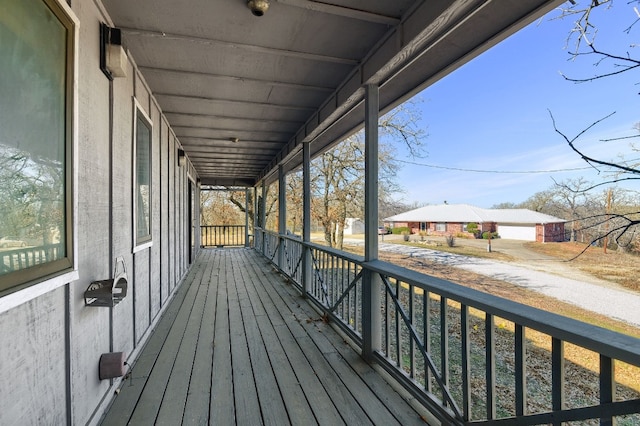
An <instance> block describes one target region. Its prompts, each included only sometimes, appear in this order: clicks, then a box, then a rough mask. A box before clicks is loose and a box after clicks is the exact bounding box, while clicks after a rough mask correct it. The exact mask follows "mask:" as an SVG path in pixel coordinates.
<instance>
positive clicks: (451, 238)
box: [444, 235, 456, 247]
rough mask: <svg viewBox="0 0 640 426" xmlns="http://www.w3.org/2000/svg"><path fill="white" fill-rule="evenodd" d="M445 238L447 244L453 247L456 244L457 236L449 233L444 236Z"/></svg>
mask: <svg viewBox="0 0 640 426" xmlns="http://www.w3.org/2000/svg"><path fill="white" fill-rule="evenodd" d="M444 240H445V241H446V242H447V246H449V247H453V246H455V245H456V238H455V237H454V236H453V235H447V236H446V237H444Z"/></svg>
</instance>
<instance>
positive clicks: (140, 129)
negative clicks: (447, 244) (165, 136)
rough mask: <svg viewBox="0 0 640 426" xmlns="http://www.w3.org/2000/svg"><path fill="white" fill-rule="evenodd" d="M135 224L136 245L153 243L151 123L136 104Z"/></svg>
mask: <svg viewBox="0 0 640 426" xmlns="http://www.w3.org/2000/svg"><path fill="white" fill-rule="evenodd" d="M135 111H136V120H135V132H134V134H135V138H134V146H135V150H134V151H135V171H134V181H135V184H134V202H133V205H134V224H135V245H136V246H139V245H140V244H143V243H146V242H150V241H151V122H150V120H149V118H148V117H147V116H146V115H145V114H144V113H143V112H142V110H141V109H140V108H139V107H138V106H137V104H136V108H135Z"/></svg>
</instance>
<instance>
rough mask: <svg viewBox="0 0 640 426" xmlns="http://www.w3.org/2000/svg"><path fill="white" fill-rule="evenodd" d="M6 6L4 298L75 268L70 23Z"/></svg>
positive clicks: (1, 17) (24, 1)
mask: <svg viewBox="0 0 640 426" xmlns="http://www.w3.org/2000/svg"><path fill="white" fill-rule="evenodd" d="M2 3H3V4H2V6H1V7H0V58H2V59H1V60H0V76H1V77H0V291H2V290H5V289H7V288H9V287H13V286H16V285H20V284H23V283H25V282H27V281H30V280H33V279H35V278H38V277H40V276H44V275H48V274H51V273H52V272H56V271H61V270H63V269H65V268H68V267H70V266H71V260H70V259H69V258H68V256H69V254H70V253H71V252H72V250H71V247H70V244H71V238H70V237H69V236H70V224H71V223H72V222H71V217H70V212H69V207H68V206H69V205H70V201H71V200H70V173H69V170H68V167H69V165H70V162H69V158H70V155H69V151H70V147H71V137H70V135H71V129H70V127H71V126H70V123H71V117H72V109H71V96H70V95H69V90H70V88H71V87H72V84H71V82H70V79H71V78H72V76H71V75H70V72H69V71H68V70H69V69H71V66H70V65H71V62H70V61H71V53H72V52H71V49H72V45H71V44H70V43H71V40H72V36H71V32H72V31H71V30H72V23H71V21H70V20H69V19H68V17H66V16H64V15H63V13H62V11H61V10H60V9H59V6H57V4H55V3H54V2H50V4H49V2H47V1H42V0H4V1H3V2H2ZM50 6H51V7H50Z"/></svg>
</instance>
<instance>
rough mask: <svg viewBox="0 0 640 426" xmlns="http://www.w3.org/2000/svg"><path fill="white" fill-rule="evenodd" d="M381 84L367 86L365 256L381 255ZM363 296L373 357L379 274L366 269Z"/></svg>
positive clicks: (366, 340)
mask: <svg viewBox="0 0 640 426" xmlns="http://www.w3.org/2000/svg"><path fill="white" fill-rule="evenodd" d="M379 93H380V92H379V88H378V86H375V85H368V86H366V94H365V119H364V131H365V179H364V197H365V201H364V216H365V220H364V257H365V262H370V261H373V260H377V259H378V116H379V113H380V108H379ZM363 280H364V281H363V290H362V292H363V297H362V340H363V343H362V356H363V357H364V359H365V360H367V361H372V358H373V353H374V352H375V351H376V350H378V349H380V345H381V333H382V331H381V329H380V327H381V321H382V319H381V316H382V314H381V312H380V302H381V297H380V290H381V284H382V282H381V278H380V275H378V274H376V273H373V272H371V271H369V270H365V271H364V274H363Z"/></svg>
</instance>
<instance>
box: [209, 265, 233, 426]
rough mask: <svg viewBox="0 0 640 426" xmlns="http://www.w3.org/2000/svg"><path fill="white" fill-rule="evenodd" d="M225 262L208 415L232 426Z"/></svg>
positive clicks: (217, 315)
mask: <svg viewBox="0 0 640 426" xmlns="http://www.w3.org/2000/svg"><path fill="white" fill-rule="evenodd" d="M219 257H222V256H219ZM225 261H226V259H223V260H222V261H221V263H220V268H219V270H218V279H219V283H218V289H217V290H218V303H217V304H216V325H215V333H214V338H213V361H212V362H213V367H212V369H213V373H212V375H211V406H210V411H209V416H210V419H211V420H214V421H218V422H219V424H235V402H234V400H233V376H232V369H231V367H232V365H231V340H230V337H229V301H228V296H227V286H226V285H225V282H226V281H225V280H226V279H227V274H226V267H225ZM223 420H224V422H226V423H224V422H223Z"/></svg>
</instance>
